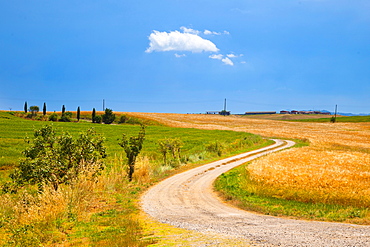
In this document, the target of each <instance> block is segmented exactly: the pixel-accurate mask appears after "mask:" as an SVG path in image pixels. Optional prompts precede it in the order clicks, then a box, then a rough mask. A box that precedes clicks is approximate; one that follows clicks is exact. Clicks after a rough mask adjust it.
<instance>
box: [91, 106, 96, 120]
mask: <svg viewBox="0 0 370 247" xmlns="http://www.w3.org/2000/svg"><path fill="white" fill-rule="evenodd" d="M95 117H96V111H95V108H93V110H92V114H91V119H92V122H93V123H95Z"/></svg>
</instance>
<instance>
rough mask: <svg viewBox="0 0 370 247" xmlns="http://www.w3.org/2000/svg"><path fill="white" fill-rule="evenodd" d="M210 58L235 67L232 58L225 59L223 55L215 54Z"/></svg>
mask: <svg viewBox="0 0 370 247" xmlns="http://www.w3.org/2000/svg"><path fill="white" fill-rule="evenodd" d="M209 58H212V59H218V60H221V61H222V62H223V63H224V64H226V65H231V66H233V65H234V63H233V61H231V60H230V58H228V57H225V58H224V55H222V54H214V55H211V56H209Z"/></svg>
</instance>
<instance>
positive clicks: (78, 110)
mask: <svg viewBox="0 0 370 247" xmlns="http://www.w3.org/2000/svg"><path fill="white" fill-rule="evenodd" d="M80 117H81V110H80V107H77V121H80Z"/></svg>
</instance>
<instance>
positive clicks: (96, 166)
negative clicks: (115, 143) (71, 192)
mask: <svg viewBox="0 0 370 247" xmlns="http://www.w3.org/2000/svg"><path fill="white" fill-rule="evenodd" d="M103 141H104V139H103V138H102V137H101V136H100V135H97V134H96V132H95V131H94V130H93V129H89V130H87V131H86V133H81V134H80V136H79V137H78V138H77V139H74V138H73V137H72V136H71V135H70V134H69V133H62V134H61V135H60V136H57V135H56V133H55V130H54V129H53V127H51V126H50V125H49V126H44V127H42V128H41V129H39V130H36V131H35V133H34V139H33V140H32V141H29V140H28V143H31V145H30V146H29V147H28V148H27V149H26V150H25V151H24V152H23V154H24V156H25V158H23V159H22V160H21V161H20V163H19V165H18V166H17V167H16V169H15V171H14V172H13V173H12V174H11V175H10V177H11V179H12V180H13V182H14V184H15V185H16V186H18V187H19V186H23V185H25V184H28V183H29V184H37V185H39V187H40V188H41V187H42V186H43V185H44V184H50V185H52V186H53V188H54V189H55V190H57V189H58V187H59V185H60V184H63V183H69V182H71V181H72V180H73V179H75V178H77V176H78V175H79V174H80V171H81V170H86V168H88V170H91V171H93V172H92V174H93V175H96V174H97V173H98V172H99V171H100V170H101V169H103V165H104V164H103V161H102V159H103V158H105V156H106V154H105V147H104V146H103Z"/></svg>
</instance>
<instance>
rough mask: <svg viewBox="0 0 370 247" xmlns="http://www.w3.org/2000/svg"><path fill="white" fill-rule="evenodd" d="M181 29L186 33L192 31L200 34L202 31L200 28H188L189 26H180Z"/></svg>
mask: <svg viewBox="0 0 370 247" xmlns="http://www.w3.org/2000/svg"><path fill="white" fill-rule="evenodd" d="M180 29H181V30H182V31H183V32H184V33H192V34H196V35H198V34H199V33H200V31H198V30H194V29H191V28H187V27H180Z"/></svg>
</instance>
